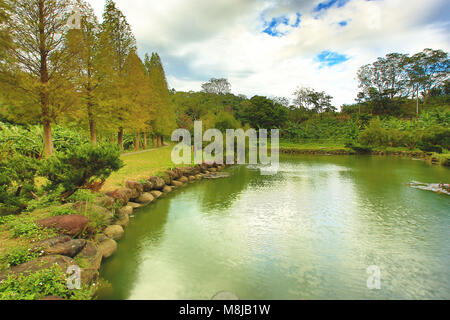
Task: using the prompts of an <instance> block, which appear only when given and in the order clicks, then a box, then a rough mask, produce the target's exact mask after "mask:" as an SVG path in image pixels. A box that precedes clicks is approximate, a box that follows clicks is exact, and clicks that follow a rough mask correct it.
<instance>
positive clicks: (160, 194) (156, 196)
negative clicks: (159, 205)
mask: <svg viewBox="0 0 450 320" xmlns="http://www.w3.org/2000/svg"><path fill="white" fill-rule="evenodd" d="M151 194H152V196H153V197H154V198H155V199H158V198H160V197H161V196H162V195H163V193H162V192H161V191H157V190H153V191H152V192H151Z"/></svg>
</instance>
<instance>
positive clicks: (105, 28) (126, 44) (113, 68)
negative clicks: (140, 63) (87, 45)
mask: <svg viewBox="0 0 450 320" xmlns="http://www.w3.org/2000/svg"><path fill="white" fill-rule="evenodd" d="M100 41H101V47H102V52H101V55H102V56H103V59H104V61H103V63H102V65H103V68H104V70H103V71H102V73H103V74H105V75H108V76H107V77H105V78H106V79H105V80H104V81H105V83H104V87H103V92H104V93H105V92H109V93H110V94H111V95H110V96H109V98H108V100H107V104H108V105H109V106H110V107H111V110H110V112H111V113H112V114H113V116H114V118H115V120H116V123H117V126H118V134H117V140H118V144H119V145H120V146H121V147H122V148H123V134H124V125H123V123H125V122H126V120H127V117H128V114H129V113H128V111H127V109H126V106H124V105H122V102H123V101H124V100H126V97H124V90H125V88H126V85H124V66H125V63H126V60H127V57H128V55H129V54H130V52H131V51H133V50H136V40H135V38H134V35H133V33H132V31H131V27H130V25H129V24H128V22H127V20H126V18H125V16H124V15H123V13H122V12H121V11H120V10H119V9H118V8H117V7H116V4H115V3H114V1H112V0H107V1H106V5H105V11H104V13H103V23H102V25H101V34H100Z"/></svg>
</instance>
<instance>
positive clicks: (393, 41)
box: [89, 0, 450, 105]
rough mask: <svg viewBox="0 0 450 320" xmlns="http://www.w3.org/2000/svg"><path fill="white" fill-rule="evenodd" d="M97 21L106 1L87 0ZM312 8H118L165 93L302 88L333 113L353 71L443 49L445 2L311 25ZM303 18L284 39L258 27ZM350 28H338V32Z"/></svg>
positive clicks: (348, 95)
mask: <svg viewBox="0 0 450 320" xmlns="http://www.w3.org/2000/svg"><path fill="white" fill-rule="evenodd" d="M89 2H90V3H91V4H92V5H93V6H94V8H95V10H96V12H97V14H99V15H100V14H101V12H102V9H103V5H104V1H102V0H89ZM319 2H321V1H318V0H311V1H299V0H279V1H275V0H245V1H241V0H215V1H210V0H165V1H159V0H158V1H156V0H154V1H148V0H133V1H127V0H118V1H117V5H118V7H119V8H120V9H121V10H122V11H123V12H124V14H125V15H126V16H127V18H128V21H129V22H130V24H131V25H132V27H133V30H134V32H135V35H136V38H137V41H138V46H139V49H140V53H144V52H151V51H157V52H159V53H160V55H161V56H162V58H163V61H164V63H165V65H166V70H167V73H168V80H169V85H170V86H171V87H174V88H175V89H177V90H196V91H197V90H200V85H201V83H203V82H206V81H207V80H208V79H209V78H210V77H227V78H229V79H230V82H231V84H232V86H233V92H235V93H243V94H246V95H248V96H252V95H254V94H260V95H268V96H286V97H291V96H292V92H293V91H294V89H295V88H296V87H297V86H299V85H305V86H312V87H314V88H316V89H320V90H325V91H327V92H328V93H330V94H332V95H333V96H334V97H335V101H334V102H335V104H336V105H341V104H343V103H352V102H353V101H354V98H355V97H356V94H357V81H356V79H355V78H356V71H357V69H358V68H359V67H360V66H362V65H364V64H367V63H370V62H372V61H373V60H374V59H376V58H377V57H378V56H381V55H385V54H387V53H389V52H404V53H410V54H412V53H415V52H418V51H421V50H422V49H424V48H426V47H431V48H435V49H444V50H447V51H448V49H449V47H450V41H449V40H450V38H449V36H448V34H449V32H448V29H449V21H448V17H447V16H445V15H444V17H442V15H443V14H442V10H445V8H446V7H445V5H446V1H445V0H430V1H422V0H411V1H408V2H407V3H406V2H405V1H404V0H384V1H365V0H350V1H349V2H348V3H347V4H346V5H345V6H342V7H339V8H338V7H337V6H333V7H331V8H329V9H328V10H326V11H322V12H321V13H320V15H319V16H318V17H316V16H317V14H316V13H314V12H313V8H314V7H315V6H317V4H318V3H319ZM297 12H298V13H301V15H302V16H301V23H300V27H299V28H292V27H290V26H287V25H284V24H282V25H280V27H278V29H277V30H278V31H279V32H286V33H287V34H286V35H285V36H283V37H271V36H270V35H268V34H265V33H262V30H263V29H264V21H270V20H271V19H272V18H274V17H280V16H286V17H287V18H288V19H289V24H290V25H292V24H294V23H295V20H296V13H297ZM342 21H347V25H346V26H344V27H342V26H340V25H339V22H342ZM324 50H329V51H333V52H338V53H339V54H345V55H346V56H348V57H350V59H349V60H348V61H346V62H344V63H342V64H339V65H335V66H332V67H322V68H320V64H319V63H318V62H317V61H316V60H315V57H316V56H317V54H319V53H320V52H322V51H324Z"/></svg>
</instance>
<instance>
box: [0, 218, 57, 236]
mask: <svg viewBox="0 0 450 320" xmlns="http://www.w3.org/2000/svg"><path fill="white" fill-rule="evenodd" d="M6 226H7V228H8V229H9V231H10V233H11V237H12V238H13V239H14V238H26V239H39V240H43V239H44V238H49V237H52V236H56V235H57V233H56V231H54V230H53V229H45V230H43V229H42V228H40V227H39V226H38V225H37V223H36V222H35V221H34V219H33V218H32V217H30V216H28V215H25V214H24V215H21V216H17V217H14V219H11V220H10V221H8V222H7V223H6Z"/></svg>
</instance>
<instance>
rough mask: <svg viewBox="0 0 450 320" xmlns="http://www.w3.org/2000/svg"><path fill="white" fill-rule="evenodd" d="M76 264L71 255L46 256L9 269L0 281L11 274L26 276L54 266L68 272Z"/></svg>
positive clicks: (0, 277)
mask: <svg viewBox="0 0 450 320" xmlns="http://www.w3.org/2000/svg"><path fill="white" fill-rule="evenodd" d="M74 265H77V264H76V263H75V261H73V260H72V259H71V258H69V257H65V256H45V257H41V258H38V259H36V260H33V261H29V262H27V263H24V264H21V265H19V266H15V267H12V268H10V269H8V270H7V271H6V272H4V273H1V274H0V281H2V280H4V279H6V278H7V277H8V276H9V275H18V274H23V275H25V276H26V275H29V274H32V273H36V272H37V271H39V270H45V269H50V268H51V267H53V266H57V267H59V268H61V270H62V271H63V272H66V271H67V269H68V268H69V267H70V266H74Z"/></svg>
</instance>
